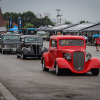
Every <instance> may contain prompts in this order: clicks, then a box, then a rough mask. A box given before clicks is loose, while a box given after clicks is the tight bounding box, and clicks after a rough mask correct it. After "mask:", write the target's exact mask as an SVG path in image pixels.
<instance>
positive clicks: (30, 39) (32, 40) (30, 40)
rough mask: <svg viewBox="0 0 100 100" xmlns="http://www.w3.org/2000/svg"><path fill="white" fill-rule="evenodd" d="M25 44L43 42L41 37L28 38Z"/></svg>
mask: <svg viewBox="0 0 100 100" xmlns="http://www.w3.org/2000/svg"><path fill="white" fill-rule="evenodd" d="M25 42H35V43H36V42H42V38H40V37H38V38H37V37H28V38H25Z"/></svg>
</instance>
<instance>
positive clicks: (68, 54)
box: [64, 53, 72, 60]
mask: <svg viewBox="0 0 100 100" xmlns="http://www.w3.org/2000/svg"><path fill="white" fill-rule="evenodd" d="M64 57H65V58H66V59H67V60H70V59H71V58H72V56H71V54H70V53H64Z"/></svg>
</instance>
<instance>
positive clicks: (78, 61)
mask: <svg viewBox="0 0 100 100" xmlns="http://www.w3.org/2000/svg"><path fill="white" fill-rule="evenodd" d="M73 63H74V68H75V70H76V71H82V70H83V69H84V53H83V52H74V53H73Z"/></svg>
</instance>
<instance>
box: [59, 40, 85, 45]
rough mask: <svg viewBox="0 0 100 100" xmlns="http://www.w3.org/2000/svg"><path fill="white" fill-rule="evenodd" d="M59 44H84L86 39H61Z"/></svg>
mask: <svg viewBox="0 0 100 100" xmlns="http://www.w3.org/2000/svg"><path fill="white" fill-rule="evenodd" d="M59 46H84V41H83V40H79V39H67V40H66V39H63V40H59Z"/></svg>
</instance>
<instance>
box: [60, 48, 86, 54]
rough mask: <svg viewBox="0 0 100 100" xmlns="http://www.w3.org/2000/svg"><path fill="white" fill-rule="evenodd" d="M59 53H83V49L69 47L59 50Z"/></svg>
mask: <svg viewBox="0 0 100 100" xmlns="http://www.w3.org/2000/svg"><path fill="white" fill-rule="evenodd" d="M59 50H60V51H62V52H66V53H69V52H76V51H81V52H84V51H85V49H84V48H83V47H82V48H81V47H69V48H64V49H59Z"/></svg>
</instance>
